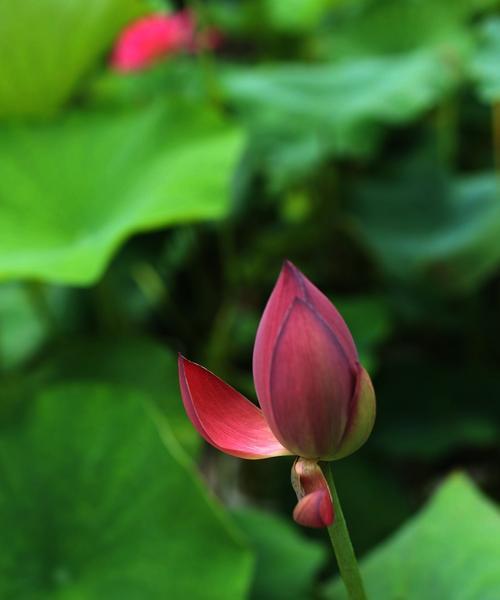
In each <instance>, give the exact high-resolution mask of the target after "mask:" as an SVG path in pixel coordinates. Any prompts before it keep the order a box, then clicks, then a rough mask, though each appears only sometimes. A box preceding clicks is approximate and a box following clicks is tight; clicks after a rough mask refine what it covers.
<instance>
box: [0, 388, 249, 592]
mask: <svg viewBox="0 0 500 600" xmlns="http://www.w3.org/2000/svg"><path fill="white" fill-rule="evenodd" d="M147 407H148V403H147V402H146V400H145V398H144V397H143V395H142V394H141V393H139V392H138V391H131V390H129V389H127V388H126V387H122V386H113V385H106V384H100V385H99V384H89V383H87V384H83V383H80V384H78V383H74V384H68V383H66V384H62V385H59V386H55V387H49V388H47V389H45V390H44V391H41V392H40V393H38V394H37V395H36V397H35V399H34V403H33V404H32V405H31V406H30V410H29V414H28V416H27V418H26V419H25V421H24V422H23V424H22V425H18V426H17V427H12V426H11V428H10V429H7V430H6V429H5V428H4V430H3V432H2V434H1V435H0V526H1V530H2V535H1V537H0V596H1V597H2V598H20V599H21V598H37V599H40V600H43V599H45V598H46V599H47V600H48V599H49V598H50V599H53V598H58V599H65V600H69V599H71V600H73V599H75V598H85V599H87V600H93V599H95V600H101V599H102V598H107V599H110V600H112V599H115V598H116V599H127V600H135V599H137V600H139V599H140V600H148V599H151V600H161V599H164V598H190V599H193V600H197V599H198V600H211V599H212V600H223V599H227V600H236V599H238V598H246V591H247V587H248V585H249V579H250V575H251V564H252V561H251V556H250V554H249V551H248V550H247V549H246V548H245V547H244V546H243V545H242V543H241V542H240V539H239V537H237V536H236V534H235V532H234V531H233V530H232V528H231V527H230V525H229V524H228V523H227V522H226V520H225V518H224V515H223V514H222V513H221V510H220V508H219V507H217V506H216V505H215V504H214V502H213V501H212V500H210V499H209V498H208V497H207V496H206V494H205V492H204V490H203V486H202V485H201V483H200V482H199V480H198V479H197V477H196V475H195V474H194V473H193V472H192V470H191V467H190V466H189V463H188V462H186V459H185V458H184V455H183V452H182V451H181V449H180V448H179V447H178V446H177V444H176V442H175V440H174V439H173V437H172V436H171V434H170V432H169V429H168V428H167V427H164V426H163V425H161V423H160V422H159V424H160V425H159V429H157V428H156V427H155V424H154V422H153V419H152V416H151V414H150V413H151V411H150V410H149V409H148V408H147ZM157 418H158V417H157ZM159 431H160V432H161V435H160V433H159ZM162 438H163V441H162Z"/></svg>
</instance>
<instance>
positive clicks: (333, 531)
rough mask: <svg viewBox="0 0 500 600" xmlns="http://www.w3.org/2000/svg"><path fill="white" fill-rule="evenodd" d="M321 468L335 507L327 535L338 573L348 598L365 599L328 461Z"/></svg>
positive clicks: (351, 599) (352, 599) (354, 599)
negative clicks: (333, 517) (332, 520)
mask: <svg viewBox="0 0 500 600" xmlns="http://www.w3.org/2000/svg"><path fill="white" fill-rule="evenodd" d="M322 468H323V473H324V474H325V477H326V480H327V482H328V487H329V488H330V492H331V494H332V500H333V506H334V509H335V521H334V522H333V525H330V527H328V535H329V536H330V540H331V542H332V546H333V550H334V552H335V556H336V558H337V564H338V566H339V571H340V575H341V576H342V579H343V581H344V585H345V587H346V589H347V595H348V597H349V599H350V600H366V593H365V589H364V586H363V580H362V579H361V573H360V571H359V567H358V562H357V560H356V555H355V554H354V549H353V547H352V542H351V538H350V537H349V530H348V529H347V524H346V522H345V517H344V513H343V512H342V507H341V505H340V500H339V497H338V494H337V490H336V489H335V483H334V481H333V475H332V470H331V467H330V463H323V464H322Z"/></svg>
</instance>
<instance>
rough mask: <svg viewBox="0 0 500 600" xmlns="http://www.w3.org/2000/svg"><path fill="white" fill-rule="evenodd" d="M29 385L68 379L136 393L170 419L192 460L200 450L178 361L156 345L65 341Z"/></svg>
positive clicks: (141, 340)
mask: <svg viewBox="0 0 500 600" xmlns="http://www.w3.org/2000/svg"><path fill="white" fill-rule="evenodd" d="M31 379H32V380H33V382H34V384H35V385H37V386H41V385H44V386H46V385H49V384H53V383H54V382H57V381H60V380H61V379H64V380H66V379H69V380H77V381H82V382H83V381H87V382H96V381H99V382H101V383H106V384H110V385H120V386H123V387H126V388H127V389H129V390H135V391H137V392H140V393H141V394H142V395H143V396H144V397H145V398H146V399H147V400H148V401H149V402H151V403H152V404H154V405H155V406H156V407H157V408H158V409H159V410H160V411H161V412H162V413H163V414H164V415H165V416H166V417H167V419H168V424H169V426H170V429H171V430H172V433H173V435H174V436H175V438H176V439H177V441H178V442H179V443H180V444H181V445H182V446H183V448H185V449H186V450H187V451H188V452H189V454H191V455H193V454H195V453H196V451H197V450H198V448H199V446H200V436H199V435H197V433H196V430H195V429H194V427H193V426H192V424H191V421H189V419H188V418H187V416H186V412H185V410H184V406H183V404H182V401H181V398H180V394H179V382H178V375H177V358H176V356H175V355H174V354H173V353H172V352H170V351H168V350H167V349H166V348H165V347H164V346H163V345H162V344H159V343H158V342H156V341H154V340H152V339H149V338H146V337H136V336H114V337H112V338H111V337H99V338H95V337H92V338H83V339H80V338H78V339H75V338H72V339H71V340H66V341H63V340H61V341H59V343H57V344H53V345H52V347H51V349H50V352H49V351H47V352H46V353H45V360H44V361H43V362H42V363H41V364H40V365H39V366H38V368H37V369H36V370H34V371H33V372H32V377H31Z"/></svg>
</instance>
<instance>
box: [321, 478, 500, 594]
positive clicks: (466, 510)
mask: <svg viewBox="0 0 500 600" xmlns="http://www.w3.org/2000/svg"><path fill="white" fill-rule="evenodd" d="M499 564H500V513H499V511H498V508H497V507H496V506H494V505H493V504H492V503H491V502H490V501H489V500H488V499H487V498H485V497H484V496H483V495H482V494H481V493H480V492H479V491H478V490H477V489H476V488H475V487H474V485H473V483H472V482H471V481H470V480H469V479H468V478H467V477H466V476H464V475H461V474H456V475H452V476H451V477H450V478H449V479H448V480H447V481H446V482H445V483H444V484H443V485H442V487H441V488H440V489H439V490H438V491H437V493H436V494H435V495H434V496H433V498H432V499H431V500H430V502H429V503H428V505H427V506H426V507H425V508H424V509H423V510H422V511H421V512H420V513H419V514H418V515H417V516H416V517H414V518H413V520H412V521H410V522H409V523H407V524H406V525H404V526H403V528H402V529H401V530H400V531H399V532H398V533H396V534H395V535H394V536H393V537H392V538H390V539H389V540H387V541H386V542H385V543H384V544H382V546H380V547H379V548H378V549H376V550H375V551H374V552H373V553H372V554H371V555H370V556H368V557H367V558H366V560H364V561H363V564H362V572H363V576H364V580H365V583H366V588H367V595H368V597H369V598H370V599H371V600H401V599H402V598H404V600H422V599H423V598H425V599H426V600H496V599H497V598H498V590H499V589H500V570H499V569H498V565H499ZM325 598H328V599H329V600H341V599H344V598H346V594H345V591H344V588H343V585H342V583H341V582H340V581H336V582H335V583H333V584H332V585H331V586H329V588H328V590H327V593H326V594H325Z"/></svg>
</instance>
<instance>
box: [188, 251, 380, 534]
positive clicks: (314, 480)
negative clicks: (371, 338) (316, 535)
mask: <svg viewBox="0 0 500 600" xmlns="http://www.w3.org/2000/svg"><path fill="white" fill-rule="evenodd" d="M253 372H254V381H255V388H256V390H257V395H258V398H259V403H260V406H261V408H259V407H257V406H255V404H253V403H252V402H250V400H247V398H245V397H244V396H242V395H241V394H240V393H239V392H237V391H236V390H235V389H233V388H232V387H231V386H229V385H228V384H227V383H225V382H224V381H222V380H221V379H219V378H218V377H217V376H216V375H214V374H213V373H211V372H210V371H208V370H207V369H205V368H204V367H202V366H200V365H197V364H196V363H194V362H191V361H189V360H187V359H185V358H184V357H183V356H179V382H180V388H181V395H182V400H183V402H184V407H185V409H186V413H187V415H188V417H189V418H190V419H191V422H192V423H193V425H194V427H195V428H196V429H197V430H198V432H199V433H200V435H201V436H203V437H204V438H205V439H206V440H207V442H209V443H210V444H212V445H213V446H215V447H216V448H218V449H219V450H221V451H222V452H225V453H226V454H231V455H233V456H238V457H240V458H249V459H260V458H270V457H272V456H284V455H290V454H295V455H298V456H299V459H298V460H297V461H296V462H295V463H294V466H293V469H292V484H293V487H294V489H295V491H296V493H297V499H298V504H297V506H296V508H295V510H294V519H295V520H296V521H297V522H298V523H301V524H302V525H306V526H308V527H326V526H328V525H330V524H331V523H332V522H333V518H334V509H333V506H332V499H331V496H330V492H329V490H328V485H327V483H326V481H325V478H324V476H323V473H322V471H321V469H320V467H319V466H318V460H335V459H338V458H342V457H344V456H347V455H348V454H351V453H352V452H354V451H355V450H357V449H358V448H359V447H360V446H361V445H362V444H363V443H364V442H365V441H366V439H367V438H368V436H369V435H370V432H371V430H372V427H373V422H374V419H375V394H374V392H373V387H372V384H371V381H370V377H369V376H368V374H367V372H366V371H365V370H364V369H363V367H362V366H361V365H360V364H359V361H358V355H357V352H356V347H355V345H354V342H353V340H352V337H351V334H350V332H349V329H348V328H347V325H346V324H345V323H344V321H343V319H342V317H341V316H340V314H339V313H338V312H337V310H336V309H335V307H334V306H333V305H332V304H331V302H330V301H329V300H328V298H326V296H324V295H323V294H322V293H321V292H320V291H319V290H318V289H317V288H316V287H315V286H314V285H313V284H312V283H311V282H310V281H309V280H308V279H307V278H306V277H304V275H302V273H300V271H298V270H297V269H296V268H295V267H294V266H293V265H292V264H291V263H289V262H287V263H285V265H284V266H283V269H282V271H281V274H280V276H279V278H278V281H277V283H276V286H275V288H274V290H273V292H272V294H271V297H270V299H269V302H268V303H267V306H266V309H265V311H264V314H263V315H262V319H261V322H260V325H259V329H258V331H257V337H256V340H255V347H254V355H253Z"/></svg>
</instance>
